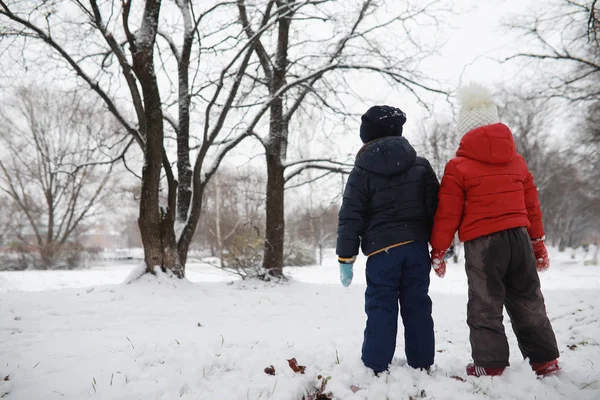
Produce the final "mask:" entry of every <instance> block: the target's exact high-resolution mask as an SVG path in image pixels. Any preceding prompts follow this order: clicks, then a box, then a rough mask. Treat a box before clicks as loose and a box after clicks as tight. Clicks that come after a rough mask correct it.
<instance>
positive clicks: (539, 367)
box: [529, 360, 560, 376]
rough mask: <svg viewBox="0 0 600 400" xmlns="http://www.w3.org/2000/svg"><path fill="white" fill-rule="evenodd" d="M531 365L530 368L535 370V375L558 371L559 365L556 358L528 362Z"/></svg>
mask: <svg viewBox="0 0 600 400" xmlns="http://www.w3.org/2000/svg"><path fill="white" fill-rule="evenodd" d="M529 364H530V365H531V369H533V371H534V372H535V374H536V375H537V376H546V375H549V374H551V373H553V372H556V371H560V366H559V365H558V360H552V361H548V362H545V363H529Z"/></svg>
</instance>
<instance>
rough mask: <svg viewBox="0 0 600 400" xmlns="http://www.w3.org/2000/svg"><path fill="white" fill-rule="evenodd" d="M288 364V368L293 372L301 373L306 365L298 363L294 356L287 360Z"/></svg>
mask: <svg viewBox="0 0 600 400" xmlns="http://www.w3.org/2000/svg"><path fill="white" fill-rule="evenodd" d="M287 361H288V364H289V365H290V368H291V369H292V371H294V372H296V373H297V372H300V373H301V374H303V373H304V371H305V370H306V367H305V366H304V365H298V361H296V359H295V358H292V359H290V360H287Z"/></svg>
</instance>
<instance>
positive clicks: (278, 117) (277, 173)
mask: <svg viewBox="0 0 600 400" xmlns="http://www.w3.org/2000/svg"><path fill="white" fill-rule="evenodd" d="M287 6H288V4H287V3H283V6H282V4H279V3H278V7H283V9H284V10H286V9H287ZM290 23H291V21H290V19H289V18H288V17H284V18H282V19H280V20H279V23H278V29H277V31H278V33H277V55H276V57H275V65H274V68H273V76H272V78H271V82H270V87H269V91H270V92H271V94H275V93H277V92H278V91H279V89H281V88H282V87H283V86H284V85H285V78H286V77H285V75H286V71H287V63H288V59H287V51H288V46H289V33H290ZM283 107H284V106H283V95H281V94H280V95H279V96H278V97H276V98H274V99H273V101H272V103H271V107H270V109H269V111H270V120H269V139H268V143H267V145H266V146H265V148H266V159H267V205H266V206H267V223H266V232H265V252H264V258H263V268H264V269H265V270H266V271H267V273H268V275H270V276H274V277H282V276H283V243H284V232H285V214H284V189H285V177H284V172H285V168H284V166H283V162H284V161H285V158H286V154H287V140H288V123H289V121H288V120H286V118H285V115H284V108H283Z"/></svg>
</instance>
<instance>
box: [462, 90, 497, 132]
mask: <svg viewBox="0 0 600 400" xmlns="http://www.w3.org/2000/svg"><path fill="white" fill-rule="evenodd" d="M458 99H459V102H460V105H461V107H460V113H459V114H458V123H457V125H456V130H457V133H458V134H459V135H461V136H462V135H464V134H465V133H467V132H469V131H470V130H473V129H475V128H479V127H480V126H485V125H491V124H497V123H498V122H500V117H499V116H498V108H497V107H496V104H494V102H493V101H492V96H491V94H490V92H489V90H487V89H486V88H485V87H484V86H482V85H480V84H478V83H471V84H470V85H468V86H464V87H462V88H460V89H458Z"/></svg>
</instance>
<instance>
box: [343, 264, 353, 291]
mask: <svg viewBox="0 0 600 400" xmlns="http://www.w3.org/2000/svg"><path fill="white" fill-rule="evenodd" d="M353 265H354V264H353V263H343V262H340V281H341V282H342V285H344V287H348V286H350V284H351V283H352V278H353V277H354V273H353V272H352V267H353Z"/></svg>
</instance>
